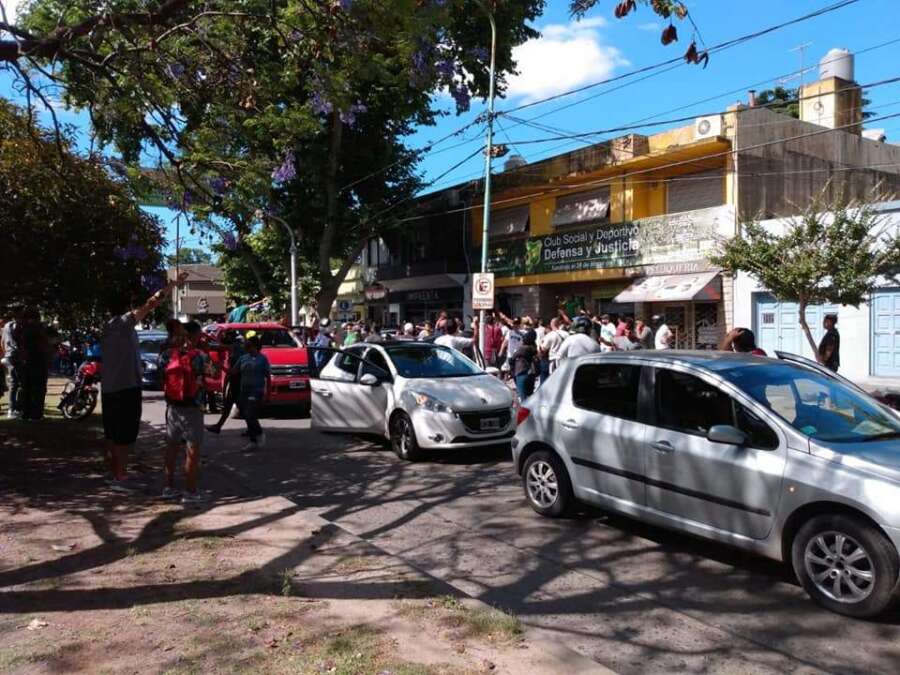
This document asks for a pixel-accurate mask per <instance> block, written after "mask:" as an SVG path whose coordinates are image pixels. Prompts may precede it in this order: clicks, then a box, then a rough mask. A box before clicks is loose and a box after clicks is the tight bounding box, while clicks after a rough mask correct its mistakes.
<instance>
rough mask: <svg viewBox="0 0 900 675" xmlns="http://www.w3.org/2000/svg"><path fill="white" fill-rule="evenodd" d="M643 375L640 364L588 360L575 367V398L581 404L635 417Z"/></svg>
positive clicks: (629, 417)
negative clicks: (590, 361)
mask: <svg viewBox="0 0 900 675" xmlns="http://www.w3.org/2000/svg"><path fill="white" fill-rule="evenodd" d="M640 379H641V367H640V366H629V365H625V364H619V363H602V364H601V363H587V364H585V365H583V366H581V367H579V368H578V370H577V371H575V380H574V382H573V383H572V401H573V402H574V403H575V405H577V406H578V407H579V408H585V409H587V410H593V411H594V412H598V413H603V414H604V415H613V416H614V417H622V418H624V419H628V420H634V419H637V409H638V389H639V383H640Z"/></svg>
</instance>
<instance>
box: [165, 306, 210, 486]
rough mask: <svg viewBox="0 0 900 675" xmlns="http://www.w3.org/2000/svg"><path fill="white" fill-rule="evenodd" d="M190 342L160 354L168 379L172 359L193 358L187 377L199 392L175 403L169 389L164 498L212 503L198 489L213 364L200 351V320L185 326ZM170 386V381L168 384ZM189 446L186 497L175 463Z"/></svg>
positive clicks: (186, 462) (167, 393) (167, 394)
mask: <svg viewBox="0 0 900 675" xmlns="http://www.w3.org/2000/svg"><path fill="white" fill-rule="evenodd" d="M184 331H185V334H186V340H185V343H184V344H183V345H179V346H173V347H172V348H171V349H167V350H166V351H165V352H164V353H163V354H161V355H160V359H159V362H160V368H161V369H162V370H163V373H164V374H165V375H164V377H166V378H168V372H167V369H168V365H169V362H170V361H171V360H172V359H178V358H180V357H181V356H183V355H188V356H190V373H189V374H188V375H187V377H189V378H192V379H193V381H194V385H195V386H194V387H193V389H194V390H195V391H196V393H195V394H194V395H193V397H191V398H190V399H187V400H173V399H172V398H171V397H170V392H169V390H168V389H166V457H165V462H166V487H165V488H164V489H163V494H162V496H163V498H164V499H177V498H178V497H181V502H182V503H183V504H199V503H202V502H205V501H208V500H209V495H208V494H206V493H203V492H200V491H199V490H198V489H197V479H198V477H199V473H200V447H201V445H202V444H203V431H204V427H203V409H204V407H205V405H206V389H205V387H204V382H203V376H204V374H205V372H206V370H207V368H208V365H209V357H208V356H207V355H206V354H205V353H204V352H203V351H201V350H200V340H201V338H202V336H203V331H202V329H201V327H200V324H199V323H197V322H196V321H189V322H188V323H187V324H185V326H184ZM166 385H167V387H168V379H167V381H166ZM182 445H183V446H185V458H184V476H185V479H184V482H185V488H186V491H185V493H184V495H183V496H182V495H181V493H179V492H178V490H176V489H175V460H176V459H177V458H178V451H179V450H181V447H182Z"/></svg>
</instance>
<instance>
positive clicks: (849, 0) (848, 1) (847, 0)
mask: <svg viewBox="0 0 900 675" xmlns="http://www.w3.org/2000/svg"><path fill="white" fill-rule="evenodd" d="M857 2H859V0H841V2H837V3H834V4H832V5H828V6H826V7H823V8H821V9H819V10H816V11H814V12H810V13H809V14H805V15H803V16H800V17H796V18H794V19H791V20H789V21H786V22H783V23H780V24H776V25H773V26H769V27H767V28H764V29H762V30H759V31H756V32H754V33H748V34H746V35H742V36H740V37H737V38H733V39H731V40H727V41H725V42H722V43H719V44H717V45H714V46H713V47H711V48H710V49H709V50H708V51H709V52H710V53H713V52H718V51H722V50H725V49H729V48H731V47H733V46H737V45H739V44H742V43H744V42H747V41H749V40H752V39H755V38H757V37H761V36H763V35H766V34H768V33H771V32H774V31H777V30H780V29H782V28H785V27H787V26H791V25H794V24H797V23H800V22H803V21H807V20H809V19H813V18H816V17H818V16H821V15H823V14H827V13H829V12H833V11H835V10H838V9H841V8H843V7H846V6H849V5H852V4H855V3H857ZM673 64H678V65H679V66H680V65H684V60H683V57H681V56H679V57H675V58H672V59H668V60H667V61H661V62H659V63H656V64H653V65H649V66H644V67H642V68H638V69H636V70H632V71H630V72H627V73H623V74H621V75H617V76H615V77H610V78H606V79H604V80H600V81H598V82H593V83H590V84H587V85H584V86H582V87H578V88H576V89H572V90H569V91H565V92H561V93H559V94H554V95H553V96H548V97H545V98H543V99H539V100H537V101H532V102H529V103H526V104H523V105H520V106H517V107H515V108H510V109H508V110H501V111H498V112H496V113H494V118H495V119H496V118H497V117H498V116H501V115H508V114H509V113H512V112H516V111H518V110H524V109H525V108H531V107H533V106H536V105H541V104H543V103H547V102H548V101H552V100H556V99H559V98H562V97H564V96H570V95H572V94H577V93H580V92H582V91H586V90H588V89H592V88H594V87H598V86H600V85H603V84H608V83H610V82H614V81H617V80H623V79H626V78H629V77H632V76H634V75H640V74H641V73H645V72H650V71H653V70H656V69H658V68H662V67H664V66H668V65H673ZM676 67H677V66H676ZM663 72H666V71H663ZM642 79H646V78H642ZM639 81H642V80H637V82H639ZM632 84H633V83H632ZM614 90H615V89H611V90H608V91H605V92H603V93H609V92H610V91H614ZM584 100H590V99H584ZM581 102H583V101H581ZM483 118H484V115H479V116H478V117H476V118H475V119H474V120H473V121H471V122H469V123H468V124H465V125H463V126H462V127H460V128H459V129H456V130H455V131H452V132H450V133H449V134H447V135H445V136H443V137H441V138H440V139H438V140H437V141H433V142H431V143H428V144H426V145H424V146H422V147H420V148H418V149H414V150H412V151H411V152H412V153H413V154H415V155H427V154H430V153H431V151H432V149H433V148H434V146H436V145H438V144H440V143H443V142H444V141H446V140H448V139H450V138H453V137H454V136H457V135H459V134H461V133H463V132H464V131H465V130H466V129H469V128H471V127H472V126H474V125H476V124H480V123H482V122H483ZM471 142H474V139H473V140H472V141H467V142H465V143H461V144H460V145H466V144H468V143H471ZM457 147H459V146H457ZM448 149H449V148H448ZM404 161H406V158H404V159H399V160H396V161H394V162H391V163H390V164H387V165H385V166H383V167H381V168H379V169H376V170H374V171H372V172H371V173H369V174H367V175H365V176H362V177H361V178H358V179H356V180H355V181H353V182H351V183H348V184H347V185H344V186H343V187H342V188H340V190H339V192H343V191H344V190H348V189H350V188H351V187H354V186H355V185H358V184H359V183H361V182H363V181H366V180H368V179H370V178H373V177H374V176H377V175H378V174H380V173H383V172H384V171H388V170H390V169H391V168H393V167H395V166H397V165H398V164H401V163H402V162H404Z"/></svg>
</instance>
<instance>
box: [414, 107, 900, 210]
mask: <svg viewBox="0 0 900 675" xmlns="http://www.w3.org/2000/svg"><path fill="white" fill-rule="evenodd" d="M895 118H900V113H892V114H890V115H883V116H881V117H875V118H872V119H870V120H869V122H879V121H883V120H888V119H895ZM854 126H857V123H855V122H854V123H850V124H844V125H841V126H838V127H834V128H822V129H817V130H815V131H811V132H808V133H805V134H798V135H796V136H790V137H788V138H779V139H774V140H771V141H765V142H762V143H756V144H753V145H748V146H745V147H743V148H739V149H732V150H723V151H721V152H715V153H711V154H709V155H706V156H704V157H702V158H694V159H688V160H680V161H675V162H669V163H667V164H661V165H659V166H654V167H650V168H647V169H637V170H635V171H631V172H625V173H622V174H619V175H616V176H610V177H607V178H600V179H596V180H591V181H586V182H584V183H577V184H574V185H572V184H564V185H558V186H554V187H553V188H551V189H544V190H538V191H536V192H532V193H529V194H524V195H518V196H516V197H509V198H507V199H501V200H497V201H492V202H491V204H490V207H491V208H494V207H495V206H498V205H502V204H508V203H511V202H521V201H523V200H530V199H533V198H534V197H542V196H546V195H553V194H558V193H560V192H564V191H567V190H573V189H586V188H590V187H594V186H597V185H603V184H609V183H612V182H614V181H621V180H624V179H625V178H630V177H632V176H637V175H644V174H647V173H652V172H655V171H660V170H663V169H671V168H674V167H678V166H685V165H689V164H691V163H692V162H695V161H696V160H697V159H713V158H716V157H727V156H731V155H736V154H740V153H742V152H747V151H749V150H757V149H760V148H764V147H769V146H772V145H778V144H779V143H790V142H792V141H797V140H802V139H804V138H811V137H813V136H819V135H822V134H827V133H834V132H835V131H843V130H845V129H847V128H850V127H854ZM892 164H893V163H888V164H886V165H892ZM868 168H870V167H869V166H856V167H843V168H842V167H836V168H833V169H827V170H829V171H839V170H848V171H849V170H865V169H868ZM776 173H778V172H776ZM666 180H674V179H656V180H652V181H647V182H662V181H666ZM632 182H634V181H632ZM469 208H471V207H469V206H467V207H462V208H456V209H449V210H447V211H442V212H441V213H437V214H428V215H426V216H412V217H410V218H405V219H403V221H407V220H420V219H422V218H428V217H433V216H435V215H446V214H449V213H458V212H460V211H467V210H469Z"/></svg>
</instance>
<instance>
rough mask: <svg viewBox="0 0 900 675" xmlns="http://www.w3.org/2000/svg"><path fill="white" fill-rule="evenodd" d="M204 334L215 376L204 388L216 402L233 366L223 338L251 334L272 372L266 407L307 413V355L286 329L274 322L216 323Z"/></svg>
mask: <svg viewBox="0 0 900 675" xmlns="http://www.w3.org/2000/svg"><path fill="white" fill-rule="evenodd" d="M203 331H204V333H206V335H207V338H208V340H209V356H210V359H211V360H212V362H213V364H215V366H216V368H214V372H215V373H216V375H215V376H213V377H211V378H207V379H206V386H207V391H209V392H211V393H213V394H214V396H215V398H217V399H219V400H221V394H222V389H223V385H224V384H225V374H226V372H227V369H228V368H230V367H231V365H232V364H231V363H230V359H229V352H230V346H229V345H224V344H222V338H223V337H224V336H225V335H226V334H227V333H229V331H234V332H236V333H240V334H241V335H244V336H246V335H247V333H248V332H249V331H254V332H255V333H256V335H257V336H258V337H259V339H260V341H261V342H262V353H263V354H264V355H265V356H266V358H267V359H269V365H270V366H271V368H272V387H271V389H270V390H269V391H268V392H266V404H267V405H277V406H297V407H299V408H303V409H304V410H305V411H309V408H310V397H309V360H308V358H309V355H308V352H307V351H306V348H305V347H303V346H302V345H301V344H300V343H299V342H298V341H297V339H296V338H295V337H294V336H293V334H292V333H291V332H290V331H289V330H288V329H287V328H285V327H284V326H282V325H281V324H279V323H275V322H259V323H216V324H212V325H210V326H206V327H205V328H204V329H203Z"/></svg>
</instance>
